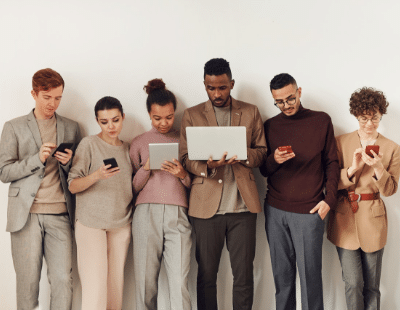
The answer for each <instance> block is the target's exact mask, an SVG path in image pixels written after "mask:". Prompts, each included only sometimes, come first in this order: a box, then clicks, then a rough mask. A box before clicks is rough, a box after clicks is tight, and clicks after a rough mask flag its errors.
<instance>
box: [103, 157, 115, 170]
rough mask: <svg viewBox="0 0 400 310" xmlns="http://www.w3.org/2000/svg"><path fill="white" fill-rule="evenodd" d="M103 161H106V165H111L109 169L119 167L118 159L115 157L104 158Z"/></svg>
mask: <svg viewBox="0 0 400 310" xmlns="http://www.w3.org/2000/svg"><path fill="white" fill-rule="evenodd" d="M103 162H104V165H106V166H107V165H111V167H110V168H108V169H111V168H117V167H118V164H117V161H116V160H115V158H114V157H111V158H107V159H103Z"/></svg>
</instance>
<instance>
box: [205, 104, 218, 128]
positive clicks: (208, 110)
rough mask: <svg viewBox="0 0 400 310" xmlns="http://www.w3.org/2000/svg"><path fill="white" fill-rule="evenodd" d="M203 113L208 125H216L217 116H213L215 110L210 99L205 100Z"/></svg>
mask: <svg viewBox="0 0 400 310" xmlns="http://www.w3.org/2000/svg"><path fill="white" fill-rule="evenodd" d="M203 113H204V115H205V116H206V118H207V122H208V124H207V125H208V126H218V123H217V118H216V117H215V112H214V109H213V107H212V103H211V101H210V100H208V101H207V102H206V104H205V108H204V112H203Z"/></svg>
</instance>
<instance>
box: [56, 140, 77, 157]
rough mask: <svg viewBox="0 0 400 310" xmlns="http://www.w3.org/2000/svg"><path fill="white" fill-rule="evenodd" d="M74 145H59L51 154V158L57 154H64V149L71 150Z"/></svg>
mask: <svg viewBox="0 0 400 310" xmlns="http://www.w3.org/2000/svg"><path fill="white" fill-rule="evenodd" d="M74 144H75V143H61V144H60V145H59V146H58V147H57V148H56V150H55V151H54V152H53V155H51V156H53V157H54V156H55V155H56V153H57V152H61V153H66V152H65V149H68V150H72V148H73V147H74Z"/></svg>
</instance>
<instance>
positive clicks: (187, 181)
mask: <svg viewBox="0 0 400 310" xmlns="http://www.w3.org/2000/svg"><path fill="white" fill-rule="evenodd" d="M181 182H182V184H183V186H185V187H186V188H191V187H192V179H191V178H190V173H189V172H188V173H187V174H186V177H185V178H184V179H181Z"/></svg>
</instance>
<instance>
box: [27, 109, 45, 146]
mask: <svg viewBox="0 0 400 310" xmlns="http://www.w3.org/2000/svg"><path fill="white" fill-rule="evenodd" d="M28 127H29V129H30V130H31V132H32V135H33V138H34V139H35V142H36V145H37V147H38V148H39V149H40V147H41V146H42V138H41V137H40V131H39V126H38V124H37V122H36V118H35V115H34V114H33V110H32V111H31V113H29V114H28Z"/></svg>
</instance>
